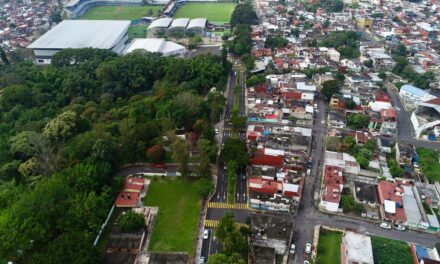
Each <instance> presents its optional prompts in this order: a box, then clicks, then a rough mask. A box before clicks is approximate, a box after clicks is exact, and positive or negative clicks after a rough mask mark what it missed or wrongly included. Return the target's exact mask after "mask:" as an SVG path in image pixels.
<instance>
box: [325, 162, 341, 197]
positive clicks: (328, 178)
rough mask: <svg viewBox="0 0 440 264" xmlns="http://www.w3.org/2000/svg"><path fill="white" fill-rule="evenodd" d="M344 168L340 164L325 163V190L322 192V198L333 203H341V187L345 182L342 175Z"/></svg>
mask: <svg viewBox="0 0 440 264" xmlns="http://www.w3.org/2000/svg"><path fill="white" fill-rule="evenodd" d="M342 170H343V169H342V168H341V167H338V166H332V165H325V168H324V185H325V190H324V193H323V194H322V200H323V201H327V202H332V203H339V201H340V200H341V191H342V190H341V189H342V185H343V184H344V178H343V177H342Z"/></svg>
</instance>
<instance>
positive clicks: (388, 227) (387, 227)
mask: <svg viewBox="0 0 440 264" xmlns="http://www.w3.org/2000/svg"><path fill="white" fill-rule="evenodd" d="M379 226H380V228H383V229H391V225H390V224H388V223H385V222H382V223H380V225H379Z"/></svg>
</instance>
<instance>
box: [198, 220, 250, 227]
mask: <svg viewBox="0 0 440 264" xmlns="http://www.w3.org/2000/svg"><path fill="white" fill-rule="evenodd" d="M218 224H219V221H217V220H211V219H206V220H205V227H217V226H218ZM235 224H237V225H238V226H247V225H246V224H243V223H237V222H235Z"/></svg>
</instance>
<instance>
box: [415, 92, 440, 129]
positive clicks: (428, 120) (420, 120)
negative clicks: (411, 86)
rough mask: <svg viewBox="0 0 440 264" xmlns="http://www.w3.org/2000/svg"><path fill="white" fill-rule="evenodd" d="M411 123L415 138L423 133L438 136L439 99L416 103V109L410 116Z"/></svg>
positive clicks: (439, 118)
mask: <svg viewBox="0 0 440 264" xmlns="http://www.w3.org/2000/svg"><path fill="white" fill-rule="evenodd" d="M411 123H412V125H413V128H414V131H415V132H416V137H420V136H421V135H422V133H424V132H426V133H427V134H428V133H433V134H434V135H435V136H436V137H438V136H440V130H439V126H440V98H435V99H431V100H428V101H426V102H420V103H418V107H417V109H416V110H415V111H414V112H413V113H412V114H411Z"/></svg>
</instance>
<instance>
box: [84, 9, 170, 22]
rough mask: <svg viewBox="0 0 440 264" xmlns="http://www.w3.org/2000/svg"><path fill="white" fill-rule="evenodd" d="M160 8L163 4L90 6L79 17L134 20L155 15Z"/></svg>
mask: <svg viewBox="0 0 440 264" xmlns="http://www.w3.org/2000/svg"><path fill="white" fill-rule="evenodd" d="M162 8H163V6H97V7H92V8H90V9H89V10H88V11H87V12H86V13H85V14H84V15H83V16H81V19H95V20H105V19H110V20H134V19H139V18H141V17H144V16H152V15H157V13H158V12H159V11H160V10H162ZM149 10H151V12H150V11H149Z"/></svg>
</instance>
